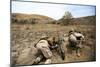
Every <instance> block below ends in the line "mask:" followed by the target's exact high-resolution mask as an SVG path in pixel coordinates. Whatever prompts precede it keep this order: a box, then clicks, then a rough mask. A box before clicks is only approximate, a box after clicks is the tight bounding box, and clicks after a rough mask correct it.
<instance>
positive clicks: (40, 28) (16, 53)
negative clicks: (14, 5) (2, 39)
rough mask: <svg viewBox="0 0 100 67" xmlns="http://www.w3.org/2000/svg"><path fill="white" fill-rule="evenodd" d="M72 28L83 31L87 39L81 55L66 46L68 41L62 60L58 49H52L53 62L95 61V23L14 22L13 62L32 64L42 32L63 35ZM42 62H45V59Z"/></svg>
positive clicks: (12, 38)
mask: <svg viewBox="0 0 100 67" xmlns="http://www.w3.org/2000/svg"><path fill="white" fill-rule="evenodd" d="M72 28H74V29H77V30H79V31H81V32H82V33H83V34H84V36H85V39H86V42H85V43H84V48H82V49H81V56H80V57H78V56H76V54H75V51H72V53H71V51H70V50H68V49H67V48H66V45H67V43H64V44H63V49H64V50H65V60H62V59H61V57H60V56H59V55H58V54H57V52H56V51H52V52H53V57H52V63H68V62H78V61H95V48H96V47H95V46H96V39H95V33H96V30H95V26H94V25H69V26H60V25H54V24H33V25H32V24H23V25H22V24H12V25H11V62H12V63H13V64H17V65H31V64H32V63H33V62H34V60H35V58H36V56H35V54H36V52H37V50H36V49H35V48H34V44H35V43H36V42H37V41H38V40H39V39H40V37H41V35H42V34H44V33H45V34H47V35H48V36H51V35H56V33H57V31H58V32H59V35H63V34H65V33H66V34H67V33H68V32H69V30H70V29H72ZM29 48H31V49H29ZM26 53H27V54H26ZM27 59H28V60H27ZM26 60H27V61H26ZM40 64H44V61H42V62H41V63H40Z"/></svg>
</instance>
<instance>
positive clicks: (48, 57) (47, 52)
mask: <svg viewBox="0 0 100 67" xmlns="http://www.w3.org/2000/svg"><path fill="white" fill-rule="evenodd" d="M37 49H38V51H40V52H41V53H42V54H43V56H44V57H45V58H46V61H45V64H50V63H51V57H52V52H51V51H50V49H49V47H47V46H41V47H40V46H39V47H37ZM42 58H43V57H42V56H38V57H37V59H36V61H37V60H38V62H39V61H40V60H41V59H42Z"/></svg>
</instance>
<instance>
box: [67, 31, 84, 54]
mask: <svg viewBox="0 0 100 67" xmlns="http://www.w3.org/2000/svg"><path fill="white" fill-rule="evenodd" d="M68 40H69V46H70V47H72V48H73V49H76V53H77V55H78V56H80V53H79V49H80V48H82V40H84V36H83V34H81V33H79V32H74V31H71V32H70V33H69V38H68Z"/></svg>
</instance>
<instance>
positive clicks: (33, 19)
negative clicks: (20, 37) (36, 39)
mask: <svg viewBox="0 0 100 67" xmlns="http://www.w3.org/2000/svg"><path fill="white" fill-rule="evenodd" d="M51 21H54V19H52V18H50V17H47V16H43V15H38V14H20V13H12V23H22V24H23V23H24V24H25V23H33V24H34V23H49V22H51Z"/></svg>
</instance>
